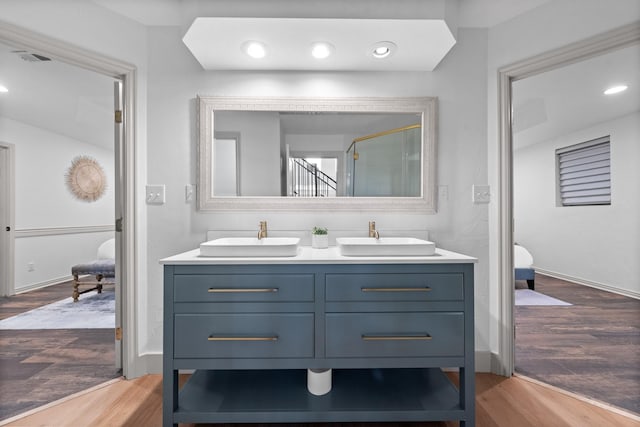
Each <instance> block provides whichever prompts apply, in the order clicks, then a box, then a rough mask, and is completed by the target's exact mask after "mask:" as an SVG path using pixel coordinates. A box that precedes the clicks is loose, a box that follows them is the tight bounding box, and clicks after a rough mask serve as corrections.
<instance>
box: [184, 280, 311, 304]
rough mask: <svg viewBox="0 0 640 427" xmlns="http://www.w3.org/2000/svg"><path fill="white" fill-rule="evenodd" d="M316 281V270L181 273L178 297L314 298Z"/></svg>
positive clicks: (190, 299) (243, 299)
mask: <svg viewBox="0 0 640 427" xmlns="http://www.w3.org/2000/svg"><path fill="white" fill-rule="evenodd" d="M313 283H314V276H313V274H203V275H198V274H192V275H177V276H175V288H174V289H175V293H174V301H176V302H247V301H264V302H285V301H313V299H314V296H313V293H314V292H313Z"/></svg>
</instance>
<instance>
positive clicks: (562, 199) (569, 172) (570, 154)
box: [556, 136, 611, 206]
mask: <svg viewBox="0 0 640 427" xmlns="http://www.w3.org/2000/svg"><path fill="white" fill-rule="evenodd" d="M610 151H611V150H610V141H609V137H608V136H606V137H603V138H598V139H595V140H593V141H587V142H584V143H582V144H577V145H572V146H570V147H566V148H561V149H558V150H556V159H557V165H558V196H559V197H558V199H559V204H560V205H561V206H582V205H610V204H611V155H610Z"/></svg>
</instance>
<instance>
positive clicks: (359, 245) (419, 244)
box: [336, 237, 436, 256]
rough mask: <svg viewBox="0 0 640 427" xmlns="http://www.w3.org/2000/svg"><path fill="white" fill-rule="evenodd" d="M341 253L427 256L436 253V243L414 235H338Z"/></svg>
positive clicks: (350, 254) (347, 254)
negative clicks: (378, 236) (416, 237)
mask: <svg viewBox="0 0 640 427" xmlns="http://www.w3.org/2000/svg"><path fill="white" fill-rule="evenodd" d="M336 243H337V244H338V250H339V251H340V255H345V256H426V255H434V254H435V253H436V244H435V243H433V242H429V241H428V240H422V239H415V238H413V237H381V238H379V239H375V238H373V237H338V238H337V239H336Z"/></svg>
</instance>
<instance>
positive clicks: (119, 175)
mask: <svg viewBox="0 0 640 427" xmlns="http://www.w3.org/2000/svg"><path fill="white" fill-rule="evenodd" d="M113 86H114V96H113V99H114V104H115V105H114V109H115V114H114V116H115V117H114V154H115V162H114V169H115V170H114V179H115V181H116V183H115V185H114V191H115V218H116V224H115V227H116V233H115V238H116V286H115V293H116V307H115V311H116V313H115V314H116V322H115V325H116V333H115V355H116V360H115V364H116V368H119V369H121V368H122V310H121V307H122V287H123V285H124V280H123V277H124V275H123V274H122V272H123V268H122V265H123V256H122V227H123V217H124V188H123V184H124V179H123V168H124V157H123V154H124V146H123V144H124V123H123V120H124V111H123V102H122V96H123V93H124V92H123V84H122V82H121V81H115V82H114V85H113Z"/></svg>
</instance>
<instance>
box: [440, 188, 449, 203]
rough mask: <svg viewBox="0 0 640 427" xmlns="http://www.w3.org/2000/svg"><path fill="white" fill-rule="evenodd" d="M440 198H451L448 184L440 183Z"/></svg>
mask: <svg viewBox="0 0 640 427" xmlns="http://www.w3.org/2000/svg"><path fill="white" fill-rule="evenodd" d="M438 198H439V199H440V200H443V201H444V200H449V187H448V186H447V185H438Z"/></svg>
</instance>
